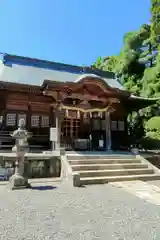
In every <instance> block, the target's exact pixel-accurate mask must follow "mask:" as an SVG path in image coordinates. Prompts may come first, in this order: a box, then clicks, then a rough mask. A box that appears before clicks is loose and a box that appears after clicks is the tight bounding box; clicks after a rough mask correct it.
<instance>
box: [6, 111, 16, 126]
mask: <svg viewBox="0 0 160 240" xmlns="http://www.w3.org/2000/svg"><path fill="white" fill-rule="evenodd" d="M6 124H7V126H15V125H16V114H15V113H8V114H7V123H6Z"/></svg>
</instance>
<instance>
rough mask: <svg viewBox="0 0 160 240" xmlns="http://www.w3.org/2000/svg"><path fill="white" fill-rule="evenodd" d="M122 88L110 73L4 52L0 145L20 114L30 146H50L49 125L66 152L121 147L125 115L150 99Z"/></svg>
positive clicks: (124, 141) (0, 69)
mask: <svg viewBox="0 0 160 240" xmlns="http://www.w3.org/2000/svg"><path fill="white" fill-rule="evenodd" d="M155 101H156V100H155V99H145V98H140V97H137V96H134V95H132V94H131V93H130V92H127V91H125V90H124V89H123V87H122V85H121V84H120V82H119V81H118V80H117V79H116V78H115V75H114V73H112V72H106V71H101V70H98V69H95V68H91V67H80V66H73V65H67V64H63V63H56V62H50V61H43V60H38V59H32V58H28V57H20V56H14V55H8V54H5V55H4V56H3V59H2V61H1V62H0V143H1V145H2V146H3V145H4V146H9V145H10V144H11V142H12V139H11V137H10V135H9V133H10V132H11V131H13V130H15V129H16V128H17V125H18V121H19V119H21V118H23V119H25V122H26V128H27V130H28V131H30V132H32V133H33V137H32V138H31V139H30V144H31V145H36V146H40V148H41V149H43V148H45V149H48V148H50V136H49V135H50V134H49V133H50V127H52V128H56V129H57V141H58V143H59V145H60V146H64V147H65V149H68V150H73V149H74V150H89V149H90V150H98V151H99V150H102V151H103V150H104V151H106V150H109V149H122V148H127V146H128V144H129V141H128V139H129V137H128V126H127V116H128V114H129V113H131V112H133V111H137V112H138V111H139V109H142V108H144V107H147V106H149V105H151V104H154V103H155Z"/></svg>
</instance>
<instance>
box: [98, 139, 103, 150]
mask: <svg viewBox="0 0 160 240" xmlns="http://www.w3.org/2000/svg"><path fill="white" fill-rule="evenodd" d="M103 145H104V141H103V140H99V147H100V148H103Z"/></svg>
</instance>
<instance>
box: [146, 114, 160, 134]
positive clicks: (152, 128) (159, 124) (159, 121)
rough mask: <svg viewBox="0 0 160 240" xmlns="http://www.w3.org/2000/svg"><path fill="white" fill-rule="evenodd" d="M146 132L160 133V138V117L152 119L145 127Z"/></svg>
mask: <svg viewBox="0 0 160 240" xmlns="http://www.w3.org/2000/svg"><path fill="white" fill-rule="evenodd" d="M145 128H146V130H149V132H159V136H160V117H159V116H155V117H152V118H150V119H149V120H148V121H147V122H146V125H145Z"/></svg>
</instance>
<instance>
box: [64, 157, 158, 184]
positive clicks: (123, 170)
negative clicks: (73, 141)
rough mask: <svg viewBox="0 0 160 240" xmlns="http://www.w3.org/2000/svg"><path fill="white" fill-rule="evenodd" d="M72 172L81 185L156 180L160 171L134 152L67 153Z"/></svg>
mask: <svg viewBox="0 0 160 240" xmlns="http://www.w3.org/2000/svg"><path fill="white" fill-rule="evenodd" d="M66 156H67V160H68V162H69V164H70V166H71V169H72V174H73V175H79V178H80V183H81V185H87V184H103V183H107V182H115V181H129V180H144V181H147V180H156V179H160V171H159V169H157V168H156V167H154V166H153V165H152V164H150V163H149V162H148V161H147V160H146V159H144V158H142V157H141V156H139V155H138V156H136V155H133V154H131V153H130V154H129V153H127V154H101V155H100V154H84V155H82V154H76V153H75V154H67V155H66Z"/></svg>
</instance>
